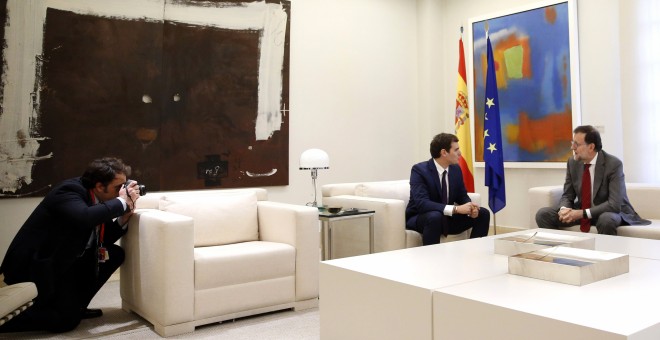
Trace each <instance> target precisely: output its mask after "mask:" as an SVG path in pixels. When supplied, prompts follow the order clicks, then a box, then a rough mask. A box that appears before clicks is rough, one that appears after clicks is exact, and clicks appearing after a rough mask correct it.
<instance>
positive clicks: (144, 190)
mask: <svg viewBox="0 0 660 340" xmlns="http://www.w3.org/2000/svg"><path fill="white" fill-rule="evenodd" d="M131 182H136V181H134V180H132V179H129V180H127V181H126V183H124V187H126V188H128V185H129V184H131ZM137 188H138V191H139V192H140V196H144V195H146V194H147V187H146V186H144V185H142V184H138V185H137Z"/></svg>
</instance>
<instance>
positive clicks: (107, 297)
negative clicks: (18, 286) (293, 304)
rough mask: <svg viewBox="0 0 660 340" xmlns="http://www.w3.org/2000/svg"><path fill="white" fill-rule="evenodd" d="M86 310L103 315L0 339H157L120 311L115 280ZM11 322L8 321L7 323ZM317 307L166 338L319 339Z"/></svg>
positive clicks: (143, 324)
mask: <svg viewBox="0 0 660 340" xmlns="http://www.w3.org/2000/svg"><path fill="white" fill-rule="evenodd" d="M90 308H101V309H103V316H102V317H100V318H96V319H88V320H83V321H82V322H81V323H80V325H79V326H78V328H76V329H75V330H74V331H72V332H67V333H62V334H51V333H43V332H28V333H11V334H1V333H0V339H159V338H160V336H159V335H158V334H156V333H155V332H154V331H153V328H152V327H151V325H150V324H149V323H148V322H146V321H145V320H144V319H142V318H140V317H139V316H137V315H136V314H132V313H126V312H125V311H123V310H122V309H121V298H120V297H119V281H110V282H108V283H106V285H105V286H103V288H102V289H101V291H99V293H98V294H97V295H96V297H94V300H92V303H91V304H90ZM10 322H11V321H10ZM319 327H320V322H319V310H318V308H314V309H308V310H304V311H299V312H294V311H291V310H285V311H280V312H273V313H267V314H262V315H257V316H251V317H245V318H241V319H236V320H234V321H225V322H223V323H215V324H210V325H206V326H200V327H197V328H196V329H195V332H193V333H187V334H182V335H179V336H175V337H171V338H170V339H211V338H212V339H232V340H243V339H245V340H247V339H259V340H266V339H319V338H320V329H319Z"/></svg>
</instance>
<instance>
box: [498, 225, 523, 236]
mask: <svg viewBox="0 0 660 340" xmlns="http://www.w3.org/2000/svg"><path fill="white" fill-rule="evenodd" d="M525 230H529V228H521V227H510V226H501V225H498V226H497V235H499V234H506V233H513V232H516V231H525ZM488 235H493V228H490V233H489V234H488Z"/></svg>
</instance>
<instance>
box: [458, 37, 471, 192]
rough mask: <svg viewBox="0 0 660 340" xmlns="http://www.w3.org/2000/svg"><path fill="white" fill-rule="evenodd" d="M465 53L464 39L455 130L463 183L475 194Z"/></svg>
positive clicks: (461, 44) (461, 49) (459, 63)
mask: <svg viewBox="0 0 660 340" xmlns="http://www.w3.org/2000/svg"><path fill="white" fill-rule="evenodd" d="M465 79H466V76H465V53H464V52H463V38H462V37H461V38H460V39H459V40H458V81H457V84H456V118H455V120H454V124H455V127H454V130H455V131H456V137H458V147H459V148H460V150H461V158H460V159H459V160H458V165H459V166H460V167H461V172H463V182H464V183H465V189H467V191H468V192H474V170H473V169H474V167H473V165H472V138H471V137H472V135H471V134H470V111H469V110H470V109H469V106H468V94H467V81H466V80H465Z"/></svg>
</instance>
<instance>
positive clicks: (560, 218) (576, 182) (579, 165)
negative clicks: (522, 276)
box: [536, 125, 651, 235]
mask: <svg viewBox="0 0 660 340" xmlns="http://www.w3.org/2000/svg"><path fill="white" fill-rule="evenodd" d="M602 148H603V144H602V142H601V139H600V133H599V132H598V130H596V129H595V128H594V127H593V126H591V125H583V126H578V127H577V128H575V130H573V141H572V143H571V149H572V150H573V157H572V158H570V159H569V160H568V162H567V165H566V181H565V182H564V193H563V194H562V196H561V199H560V201H559V206H558V207H545V208H541V209H539V211H538V212H537V213H536V224H538V226H539V227H541V228H551V229H559V228H565V227H570V226H573V225H577V224H580V225H581V230H582V231H584V232H589V229H590V226H591V225H593V224H594V223H595V224H596V228H597V229H598V233H599V234H609V235H616V228H617V227H618V226H620V225H635V224H650V223H651V222H650V221H647V220H644V219H642V218H641V217H639V215H638V214H637V213H636V212H635V209H633V207H632V205H631V204H630V201H629V200H628V195H627V194H626V182H625V176H624V174H623V163H621V161H620V160H619V159H618V158H616V157H614V156H612V155H610V154H608V153H606V152H605V151H603V150H602ZM585 166H586V168H585ZM583 178H584V179H588V181H589V182H587V181H584V182H585V185H587V186H586V187H585V188H590V189H591V190H590V191H587V190H585V191H583V190H582V188H583ZM584 194H587V195H588V196H584ZM589 198H590V199H589Z"/></svg>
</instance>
